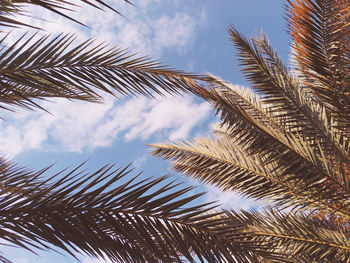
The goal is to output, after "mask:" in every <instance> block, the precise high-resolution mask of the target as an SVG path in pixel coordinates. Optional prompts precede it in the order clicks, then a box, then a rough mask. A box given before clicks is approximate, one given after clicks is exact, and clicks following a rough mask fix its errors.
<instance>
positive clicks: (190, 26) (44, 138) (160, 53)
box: [0, 0, 290, 263]
mask: <svg viewBox="0 0 350 263" xmlns="http://www.w3.org/2000/svg"><path fill="white" fill-rule="evenodd" d="M282 2H283V1H276V0H265V1H261V0H244V1H243V0H200V1H198V0H187V1H185V0H139V1H134V3H135V7H132V6H130V5H127V4H125V3H123V1H113V3H114V4H113V5H115V7H116V8H117V9H118V10H120V11H121V12H122V13H123V14H124V16H125V18H123V17H120V16H117V15H116V14H114V13H113V12H108V11H107V12H98V11H96V10H94V9H91V8H87V7H86V6H84V7H83V8H81V9H80V10H79V9H78V13H77V14H76V15H73V16H75V17H76V18H78V20H80V21H82V22H83V23H85V24H87V25H88V26H89V27H90V28H91V29H88V28H82V27H80V26H79V25H77V24H74V23H71V22H69V21H67V20H64V19H63V18H60V17H57V16H55V15H53V14H48V13H46V12H43V11H42V10H37V9H34V10H32V11H33V12H34V13H35V15H36V16H37V17H45V19H46V20H47V21H42V20H35V19H32V18H28V21H27V22H29V23H32V24H38V25H40V26H41V27H43V28H44V29H46V30H47V31H48V32H51V33H60V32H61V31H63V32H69V33H72V32H75V33H77V34H78V35H79V37H78V39H81V40H83V39H86V38H88V37H94V38H96V39H97V42H101V41H106V42H108V43H111V44H112V45H118V46H120V47H123V48H126V47H128V48H129V49H130V50H131V51H132V52H141V53H140V54H142V55H149V56H150V57H152V58H154V59H159V60H161V61H163V62H164V63H165V64H167V65H171V66H172V67H175V68H178V69H182V70H186V71H191V72H195V73H205V72H210V73H213V74H215V75H218V76H220V77H221V78H223V79H224V80H227V81H230V82H232V83H234V84H240V85H248V83H247V82H246V81H245V80H244V79H243V78H242V75H241V73H240V72H239V69H238V67H237V60H236V56H235V50H234V48H233V46H232V44H231V43H230V41H229V36H228V33H227V30H228V28H229V26H230V25H231V24H233V25H235V26H236V27H237V28H238V29H239V30H240V32H242V33H243V34H245V35H246V36H247V37H249V36H254V35H255V34H257V33H259V32H260V30H262V29H263V30H264V32H265V33H266V34H267V36H268V37H269V38H270V40H271V42H272V44H273V46H274V47H275V48H276V49H277V50H278V52H279V54H280V56H281V57H282V58H283V59H284V60H285V61H287V60H288V56H289V49H290V48H289V43H290V39H289V37H288V34H287V29H286V25H285V21H284V18H283V17H284V11H283V3H282ZM15 34H16V33H14V34H12V39H14V37H15ZM44 106H45V107H46V108H47V109H48V110H49V111H50V112H51V113H52V114H51V115H50V114H47V113H46V112H43V111H36V112H33V111H26V110H22V109H19V110H17V112H16V113H9V112H2V113H1V114H2V116H3V117H4V119H5V120H3V121H1V122H0V152H1V153H2V154H5V155H6V156H7V157H10V158H14V160H15V161H17V162H18V163H20V164H23V165H26V166H28V167H30V168H34V169H39V168H42V167H44V166H46V165H48V164H52V163H57V164H56V166H55V169H59V168H62V167H67V166H74V165H77V164H79V163H80V162H82V161H85V160H89V161H88V163H87V165H86V167H88V168H91V170H94V169H96V168H99V167H101V166H102V165H104V164H106V163H117V165H118V166H124V165H127V164H128V163H130V162H134V167H135V168H136V171H142V170H143V171H144V175H145V176H160V175H164V174H169V173H170V174H173V177H174V178H178V180H180V181H184V182H186V183H187V184H198V183H197V182H194V181H191V180H189V179H187V178H185V177H183V176H181V175H178V174H175V173H174V172H171V171H170V170H169V164H168V163H167V162H165V161H161V160H158V159H156V158H154V157H151V156H150V155H149V153H148V148H149V147H148V146H146V145H147V144H150V143H155V142H164V141H174V140H183V139H190V138H193V137H195V136H200V135H207V134H209V132H210V128H211V126H212V125H213V124H215V123H216V122H217V119H216V118H215V116H214V115H213V112H212V110H211V108H210V106H209V105H208V104H206V103H205V102H203V101H201V100H199V99H197V98H194V97H191V96H183V97H181V96H176V97H171V96H170V97H167V98H156V99H155V100H148V99H146V98H143V97H124V98H121V99H119V100H115V99H114V98H112V97H108V96H105V103H104V104H86V103H83V102H69V101H62V100H53V101H51V102H45V103H44ZM203 190H205V191H209V193H208V195H207V196H206V197H204V198H203V201H213V200H215V199H218V200H219V201H221V202H222V203H223V204H224V205H225V206H226V207H231V208H234V209H237V208H244V209H249V208H250V207H251V206H253V203H252V202H251V201H248V200H245V199H240V198H238V197H237V195H234V194H232V193H221V192H220V191H218V190H215V189H212V188H210V187H209V188H208V187H207V186H199V188H198V190H197V191H203ZM2 251H4V252H5V253H6V255H7V256H9V257H10V258H11V259H13V260H14V261H15V262H20V263H21V262H22V263H27V262H39V263H40V262H77V261H75V260H74V259H73V258H71V257H69V256H61V255H57V254H54V253H42V252H39V255H40V257H38V256H35V255H32V254H30V253H27V252H24V251H23V250H19V249H8V248H6V249H2ZM81 260H82V262H83V263H92V262H93V263H97V262H103V261H99V260H96V259H89V258H85V257H81Z"/></svg>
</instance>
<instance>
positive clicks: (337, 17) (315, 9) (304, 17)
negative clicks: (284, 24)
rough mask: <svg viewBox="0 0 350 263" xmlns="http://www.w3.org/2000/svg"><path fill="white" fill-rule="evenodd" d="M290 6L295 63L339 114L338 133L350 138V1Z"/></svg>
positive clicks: (322, 0) (307, 0)
mask: <svg viewBox="0 0 350 263" xmlns="http://www.w3.org/2000/svg"><path fill="white" fill-rule="evenodd" d="M286 10H287V15H288V26H289V31H290V35H291V37H292V39H293V48H294V50H295V58H296V61H295V62H296V63H295V64H296V65H295V66H296V68H297V69H298V70H299V71H300V72H302V75H303V76H304V77H303V81H304V83H305V86H306V88H308V89H311V90H312V91H313V93H314V94H315V96H317V97H319V98H320V99H321V100H322V101H323V103H324V104H325V106H327V108H328V109H329V110H328V111H329V112H328V113H329V114H330V115H332V116H333V117H334V118H335V125H334V128H337V133H341V134H344V135H345V136H346V137H347V138H349V128H350V127H349V123H350V118H349V116H350V115H349V113H350V93H349V89H350V84H349V83H350V81H349V80H350V60H349V57H350V49H349V48H350V39H349V36H350V2H349V1H347V0H327V1H325V0H317V1H310V0H303V1H297V2H294V1H289V5H288V6H286Z"/></svg>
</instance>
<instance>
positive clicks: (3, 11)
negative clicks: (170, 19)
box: [0, 0, 132, 28]
mask: <svg viewBox="0 0 350 263" xmlns="http://www.w3.org/2000/svg"><path fill="white" fill-rule="evenodd" d="M79 2H80V3H84V4H87V5H90V6H93V7H94V8H97V9H99V10H103V7H104V8H108V9H110V10H113V11H114V12H116V13H117V14H119V15H121V14H120V13H119V12H118V11H117V10H116V9H115V8H113V7H112V6H111V5H109V4H107V3H106V1H101V0H92V1H88V0H79ZM124 2H127V3H129V4H132V3H131V2H130V1H128V0H124ZM28 6H39V7H42V8H44V9H46V10H49V11H51V12H53V13H55V14H57V15H60V16H63V17H65V18H67V19H69V20H71V21H74V22H76V23H79V24H81V25H83V24H82V23H81V22H79V21H78V20H76V19H74V18H72V17H71V16H70V15H68V14H67V13H66V11H73V9H72V8H74V7H77V5H76V4H74V3H72V2H69V1H65V0H50V1H43V0H34V1H33V0H11V1H10V0H4V1H1V3H0V26H8V27H19V26H27V27H33V26H32V25H29V24H25V23H23V22H21V21H20V19H19V18H18V17H16V15H17V16H18V15H26V12H25V11H24V10H25V9H26V8H27V7H28ZM33 28H36V27H33Z"/></svg>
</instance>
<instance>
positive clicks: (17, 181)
mask: <svg viewBox="0 0 350 263" xmlns="http://www.w3.org/2000/svg"><path fill="white" fill-rule="evenodd" d="M2 167H3V169H2V170H1V173H0V179H1V182H2V183H1V185H0V186H1V187H0V191H1V194H0V196H1V200H0V208H1V209H0V210H1V212H0V225H1V237H2V238H3V239H4V240H6V241H7V242H10V243H12V244H13V245H16V246H19V247H22V248H26V249H29V250H31V251H33V249H58V248H60V249H63V250H64V251H66V252H68V253H70V254H71V255H73V256H74V255H75V253H83V254H87V255H90V256H94V257H102V258H104V257H105V258H109V259H111V260H115V261H117V262H120V261H122V262H183V259H184V258H186V259H187V260H189V261H190V262H194V256H197V257H198V258H199V259H200V260H201V262H204V261H205V260H206V261H209V262H223V261H226V262H231V261H232V260H233V259H234V260H235V261H237V262H261V261H260V259H262V258H263V254H262V253H260V252H259V250H257V249H256V248H255V247H254V246H251V245H250V244H244V242H241V243H239V242H238V241H239V239H238V240H235V239H228V238H227V237H226V236H225V234H226V233H228V232H234V231H236V230H235V229H234V227H233V226H232V225H228V224H227V223H226V221H229V220H230V219H225V218H222V217H220V214H221V213H214V212H210V213H209V212H208V211H209V209H210V208H211V207H210V206H208V205H207V204H204V205H196V206H190V205H189V203H190V202H191V201H193V200H195V199H197V198H198V197H199V196H200V195H201V194H194V195H193V194H192V195H190V196H187V197H186V196H184V195H186V193H188V191H189V190H191V189H192V188H191V187H189V188H183V189H180V190H176V188H175V187H176V186H177V185H176V184H174V183H173V182H170V183H167V182H166V181H165V179H166V178H165V177H160V178H158V179H145V180H143V181H138V182H137V181H136V178H135V177H134V178H131V179H130V180H126V178H125V176H126V175H128V174H129V173H130V172H131V170H130V169H129V167H128V166H127V167H125V168H118V169H115V168H114V167H113V166H111V165H107V166H104V167H102V168H101V169H99V170H97V171H96V172H94V173H91V174H89V173H88V172H87V171H85V170H81V165H80V166H78V167H76V168H73V169H71V170H64V171H61V172H59V173H57V174H55V175H53V176H51V177H50V178H48V179H44V178H42V177H41V175H42V174H43V172H45V173H47V172H48V171H47V169H46V170H45V171H40V172H38V173H37V172H31V171H28V170H27V169H25V168H18V167H17V166H16V165H13V164H11V163H7V162H5V161H4V160H2ZM159 186H161V188H160V187H159ZM154 187H156V188H158V189H155V190H152V188H154Z"/></svg>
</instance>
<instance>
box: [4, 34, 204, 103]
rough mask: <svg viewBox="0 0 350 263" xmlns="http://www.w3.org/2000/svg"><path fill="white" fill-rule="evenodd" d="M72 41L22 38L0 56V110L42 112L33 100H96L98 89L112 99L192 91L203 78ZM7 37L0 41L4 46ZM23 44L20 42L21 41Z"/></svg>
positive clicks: (70, 38) (66, 37) (64, 37)
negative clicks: (13, 108)
mask: <svg viewBox="0 0 350 263" xmlns="http://www.w3.org/2000/svg"><path fill="white" fill-rule="evenodd" d="M73 40H74V36H72V35H60V36H57V37H55V38H53V39H51V40H49V39H48V36H44V37H41V38H39V39H35V35H32V36H31V37H29V38H28V39H25V36H24V35H23V36H22V37H21V38H20V39H19V40H18V41H17V42H16V43H14V44H12V45H11V46H3V47H2V50H1V51H0V85H1V87H2V90H1V97H0V107H3V108H7V107H6V104H9V105H17V106H21V107H29V108H31V107H40V106H39V105H38V104H37V103H36V102H35V101H33V99H44V98H50V97H63V98H67V99H78V100H86V101H99V100H101V99H102V98H101V96H100V95H99V94H98V92H97V91H98V90H100V91H103V92H107V93H110V94H114V95H115V94H118V93H119V94H123V95H128V94H141V95H145V96H148V97H152V93H153V92H156V93H158V94H164V93H180V92H181V91H187V92H193V90H195V88H196V86H197V85H198V81H200V80H201V78H202V77H200V76H198V75H193V74H188V73H185V72H182V71H178V70H174V69H171V68H168V67H166V66H163V65H161V64H160V63H159V62H157V61H152V60H150V59H148V58H147V57H136V56H135V55H133V54H129V52H128V51H127V50H121V49H118V48H110V47H108V45H107V44H99V45H93V40H91V39H90V40H87V41H85V42H83V43H79V44H78V45H73ZM4 41H5V37H4V38H3V39H2V40H1V43H2V44H3V45H4ZM21 41H22V42H21Z"/></svg>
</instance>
